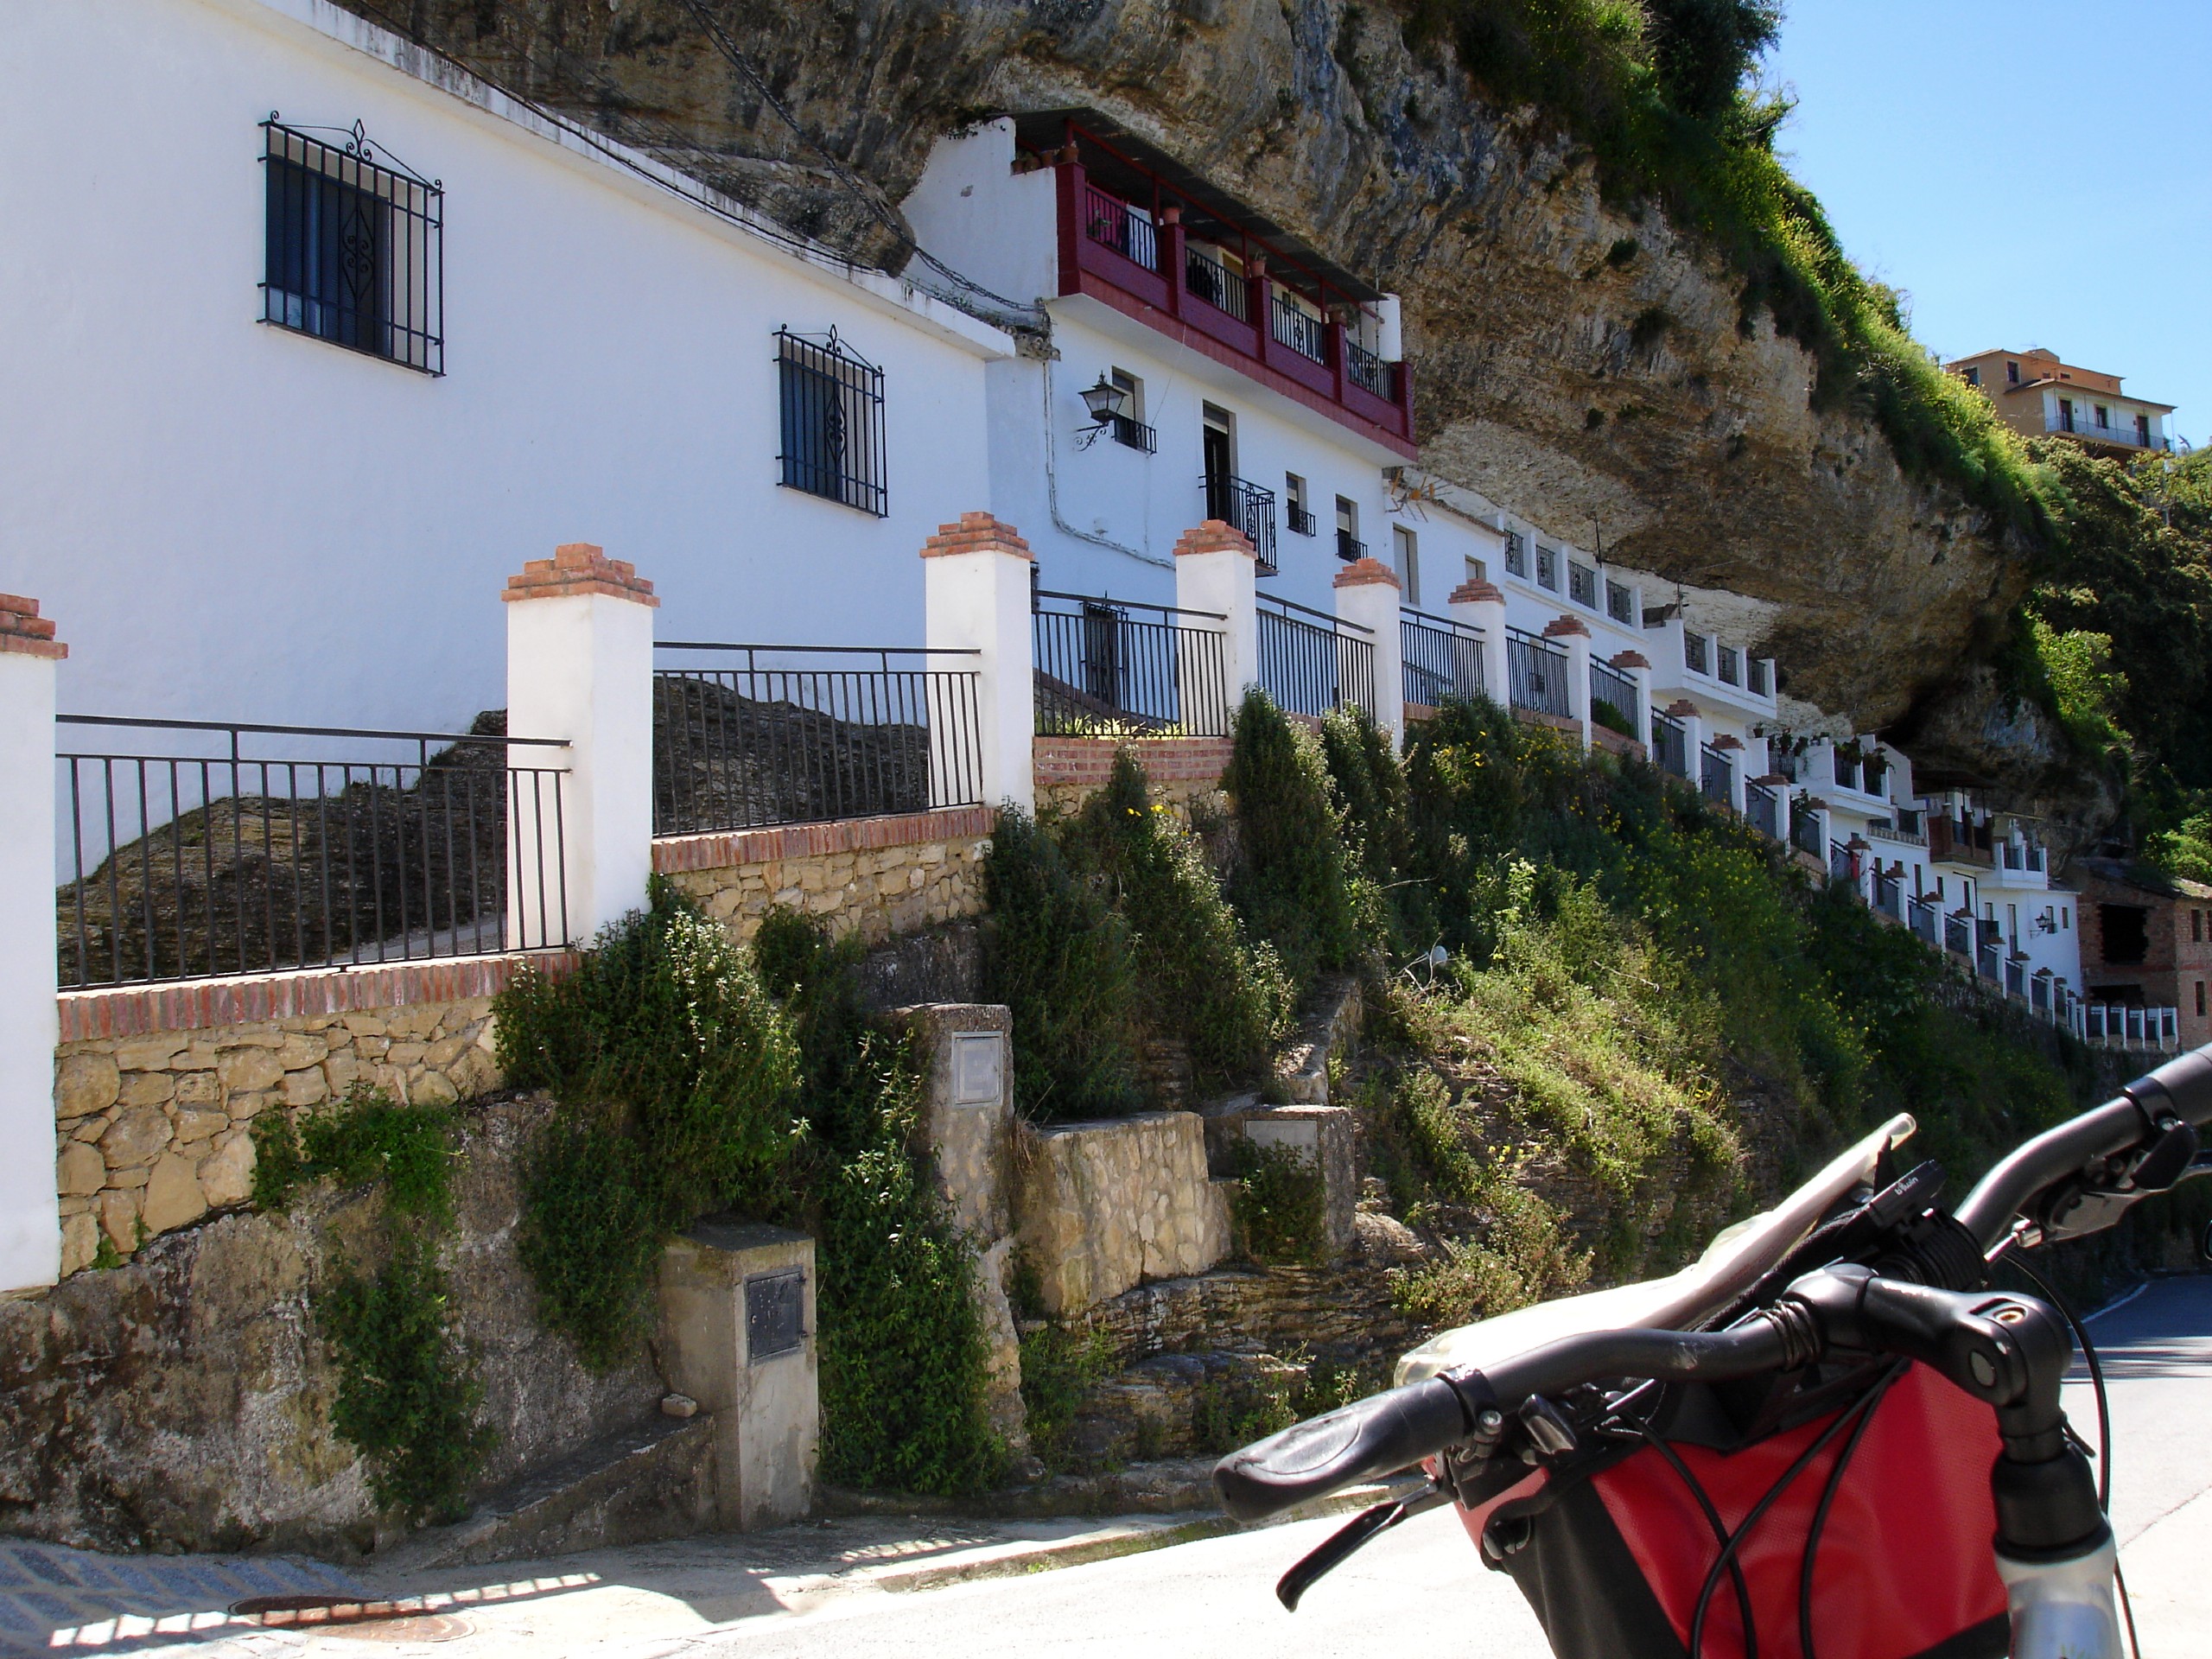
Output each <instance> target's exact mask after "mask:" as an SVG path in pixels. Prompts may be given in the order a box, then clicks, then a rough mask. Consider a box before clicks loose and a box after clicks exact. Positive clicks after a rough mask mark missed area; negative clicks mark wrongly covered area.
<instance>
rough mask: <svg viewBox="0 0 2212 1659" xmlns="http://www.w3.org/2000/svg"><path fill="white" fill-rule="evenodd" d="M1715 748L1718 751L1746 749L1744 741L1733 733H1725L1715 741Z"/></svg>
mask: <svg viewBox="0 0 2212 1659" xmlns="http://www.w3.org/2000/svg"><path fill="white" fill-rule="evenodd" d="M1713 747H1714V748H1716V749H1740V748H1742V747H1744V740H1743V739H1742V738H1740V737H1738V736H1737V735H1735V734H1733V733H1732V732H1723V733H1722V734H1720V735H1719V737H1716V738H1714V739H1713Z"/></svg>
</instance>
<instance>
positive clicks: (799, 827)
mask: <svg viewBox="0 0 2212 1659" xmlns="http://www.w3.org/2000/svg"><path fill="white" fill-rule="evenodd" d="M996 819H997V814H996V813H995V812H994V811H993V810H991V809H990V808H988V807H982V806H969V807H957V808H953V809H950V810H946V811H941V812H914V813H907V814H904V815H900V816H897V817H881V818H846V819H841V820H839V821H837V822H836V823H794V824H785V825H784V826H782V827H780V828H779V829H741V830H736V831H733V832H731V833H728V834H725V835H709V836H665V837H662V838H659V839H657V840H655V841H654V842H653V869H654V870H655V872H656V873H658V874H662V875H665V876H667V877H668V878H669V879H670V880H671V881H673V882H674V883H675V884H676V886H677V889H678V890H679V891H681V892H683V893H688V894H689V895H690V896H691V897H692V898H694V899H697V900H698V901H699V903H700V904H702V905H703V906H705V907H706V910H707V913H708V914H709V915H710V916H712V917H714V918H715V919H716V920H718V921H720V922H721V923H722V924H723V925H725V926H726V927H728V929H729V930H730V931H731V932H732V933H733V934H734V935H735V936H736V937H737V938H738V939H740V940H741V941H744V940H749V939H750V938H752V937H753V934H754V933H756V932H757V931H760V918H762V917H763V916H765V915H766V914H767V912H768V911H769V910H770V909H771V908H772V906H778V905H781V906H787V907H789V908H791V909H793V910H800V911H804V912H806V913H807V914H808V915H810V916H816V917H819V918H823V920H825V921H826V922H827V923H828V924H829V927H830V929H831V930H832V931H835V932H837V933H840V934H843V933H851V932H858V933H859V935H860V936H861V938H862V939H863V940H864V941H865V942H867V943H868V944H880V942H882V941H883V940H885V939H887V938H891V937H893V935H894V934H899V933H912V932H914V931H918V930H919V929H921V928H925V927H931V926H935V925H938V923H941V922H949V921H954V920H957V919H958V918H963V917H968V916H973V915H976V914H977V913H979V912H981V911H982V908H983V855H984V853H985V852H986V851H987V850H988V848H989V846H990V835H991V826H992V825H993V823H995V822H996Z"/></svg>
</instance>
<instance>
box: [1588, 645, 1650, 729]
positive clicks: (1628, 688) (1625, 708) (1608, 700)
mask: <svg viewBox="0 0 2212 1659" xmlns="http://www.w3.org/2000/svg"><path fill="white" fill-rule="evenodd" d="M1590 718H1591V720H1592V721H1594V722H1595V723H1596V724H1598V725H1600V726H1603V727H1604V728H1605V729H1606V730H1607V731H1609V732H1618V733H1619V734H1621V735H1622V736H1623V737H1625V738H1628V739H1629V740H1630V741H1633V742H1638V743H1640V742H1642V741H1643V705H1642V702H1641V700H1640V699H1639V698H1638V697H1637V694H1636V682H1635V681H1634V680H1632V679H1630V677H1628V676H1627V675H1625V674H1624V673H1622V672H1621V671H1620V670H1618V668H1615V667H1614V666H1613V665H1612V664H1611V663H1608V662H1603V661H1600V660H1599V658H1595V657H1592V658H1591V659H1590Z"/></svg>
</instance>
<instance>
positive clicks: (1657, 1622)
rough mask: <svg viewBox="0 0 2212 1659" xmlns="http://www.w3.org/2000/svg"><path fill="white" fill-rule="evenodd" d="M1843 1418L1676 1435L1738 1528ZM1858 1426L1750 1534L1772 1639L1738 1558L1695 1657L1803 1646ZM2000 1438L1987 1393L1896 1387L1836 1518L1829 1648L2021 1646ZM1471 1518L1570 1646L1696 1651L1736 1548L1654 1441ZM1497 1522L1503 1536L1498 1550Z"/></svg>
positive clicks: (1914, 1658)
mask: <svg viewBox="0 0 2212 1659" xmlns="http://www.w3.org/2000/svg"><path fill="white" fill-rule="evenodd" d="M1835 1415H1836V1414H1835V1413H1834V1412H1833V1411H1831V1412H1828V1413H1827V1414H1825V1415H1822V1416H1821V1417H1818V1418H1815V1419H1814V1420H1813V1421H1808V1422H1804V1423H1800V1424H1797V1425H1796V1426H1794V1427H1789V1428H1788V1429H1785V1430H1783V1431H1781V1432H1779V1433H1773V1434H1770V1435H1769V1436H1767V1437H1766V1438H1764V1439H1761V1440H1754V1441H1752V1442H1751V1443H1750V1444H1748V1445H1746V1446H1742V1447H1741V1448H1739V1449H1738V1450H1735V1451H1732V1452H1719V1451H1714V1450H1712V1449H1710V1448H1708V1447H1706V1446H1696V1445H1692V1444H1688V1443H1685V1442H1682V1441H1674V1442H1670V1444H1672V1445H1673V1446H1674V1449H1675V1452H1676V1454H1677V1455H1678V1456H1679V1457H1680V1458H1681V1459H1682V1462H1683V1463H1684V1465H1687V1466H1688V1469H1689V1470H1690V1471H1691V1473H1693V1474H1694V1475H1695V1476H1696V1478H1697V1479H1698V1481H1699V1482H1700V1484H1702V1485H1703V1486H1704V1488H1705V1491H1706V1495H1707V1497H1709V1498H1710V1499H1711V1500H1712V1503H1713V1508H1714V1509H1715V1510H1717V1511H1719V1516H1720V1521H1721V1524H1722V1525H1723V1526H1724V1527H1726V1529H1728V1531H1729V1532H1730V1533H1731V1534H1733V1533H1734V1531H1735V1530H1736V1529H1737V1528H1738V1526H1740V1525H1741V1524H1742V1522H1743V1521H1744V1518H1745V1516H1747V1515H1749V1514H1750V1513H1751V1510H1752V1509H1753V1508H1754V1507H1755V1506H1756V1505H1757V1504H1758V1502H1759V1500H1760V1499H1761V1498H1763V1497H1765V1496H1766V1494H1767V1492H1768V1491H1769V1490H1770V1489H1771V1488H1772V1487H1773V1485H1774V1484H1775V1482H1776V1481H1777V1479H1779V1478H1781V1476H1782V1475H1783V1472H1784V1471H1787V1470H1788V1469H1789V1465H1791V1464H1793V1463H1795V1462H1796V1459H1798V1458H1799V1457H1800V1456H1801V1455H1802V1453H1803V1452H1804V1451H1805V1449H1806V1448H1807V1447H1808V1446H1810V1445H1811V1444H1812V1443H1813V1442H1814V1441H1815V1440H1817V1439H1818V1438H1819V1437H1820V1434H1821V1430H1822V1429H1824V1428H1826V1427H1827V1426H1828V1425H1829V1424H1831V1423H1833V1422H1834V1421H1835ZM1850 1438H1851V1433H1850V1431H1849V1430H1848V1429H1847V1430H1845V1431H1844V1432H1843V1433H1840V1434H1838V1435H1837V1436H1836V1437H1835V1438H1834V1440H1831V1441H1830V1442H1829V1443H1828V1444H1827V1446H1825V1447H1823V1448H1822V1449H1821V1452H1819V1454H1818V1455H1816V1456H1815V1458H1814V1459H1813V1460H1812V1461H1811V1462H1810V1463H1809V1464H1808V1465H1806V1467H1805V1468H1804V1469H1803V1470H1802V1471H1800V1472H1799V1474H1798V1475H1797V1477H1796V1479H1795V1480H1794V1481H1793V1482H1791V1484H1789V1487H1788V1488H1787V1489H1785V1491H1783V1495H1782V1496H1781V1497H1778V1498H1777V1500H1776V1501H1775V1503H1773V1504H1772V1505H1771V1506H1770V1508H1769V1509H1768V1510H1767V1512H1766V1514H1765V1516H1764V1517H1763V1518H1762V1519H1761V1520H1760V1522H1759V1523H1758V1527H1757V1528H1756V1529H1753V1531H1752V1532H1751V1535H1750V1536H1749V1537H1748V1538H1746V1539H1745V1541H1744V1543H1743V1544H1742V1545H1741V1546H1739V1548H1738V1552H1737V1559H1738V1561H1739V1563H1740V1564H1741V1566H1742V1568H1743V1573H1744V1578H1745V1585H1746V1587H1747V1589H1748V1590H1749V1592H1750V1599H1751V1611H1752V1616H1753V1618H1754V1619H1755V1621H1756V1624H1757V1638H1758V1639H1757V1646H1756V1648H1755V1649H1754V1648H1752V1647H1750V1646H1748V1645H1747V1644H1746V1643H1745V1639H1744V1629H1743V1617H1742V1611H1741V1604H1740V1603H1739V1602H1738V1598H1737V1591H1736V1586H1735V1582H1734V1580H1733V1579H1732V1577H1731V1576H1730V1575H1729V1574H1728V1573H1726V1570H1725V1569H1724V1571H1723V1572H1722V1573H1721V1575H1720V1580H1719V1585H1718V1586H1717V1587H1716V1588H1715V1589H1714V1592H1713V1597H1712V1599H1711V1605H1709V1607H1708V1608H1707V1612H1706V1619H1705V1630H1704V1633H1703V1640H1702V1643H1701V1644H1700V1649H1699V1651H1698V1655H1697V1656H1696V1659H1750V1656H1751V1654H1752V1653H1753V1652H1756V1653H1757V1655H1758V1659H1805V1656H1804V1650H1803V1647H1802V1643H1800V1641H1799V1639H1798V1628H1799V1627H1798V1593H1799V1586H1800V1582H1801V1578H1802V1567H1803V1562H1804V1554H1805V1542H1806V1538H1807V1535H1808V1533H1809V1531H1810V1529H1811V1525H1812V1521H1813V1516H1814V1511H1815V1510H1816V1509H1817V1508H1818V1506H1819V1504H1820V1501H1821V1494H1822V1493H1823V1492H1824V1491H1826V1490H1827V1484H1828V1479H1829V1477H1830V1475H1831V1474H1832V1473H1833V1472H1834V1468H1835V1463H1836V1459H1837V1458H1838V1457H1839V1456H1840V1454H1841V1452H1842V1451H1843V1448H1844V1446H1845V1445H1846V1444H1847V1442H1848V1441H1849V1440H1850ZM2000 1449H2001V1447H2000V1444H1999V1440H1998V1435H1997V1423H1996V1418H1995V1414H1993V1412H1992V1411H1991V1410H1990V1408H1988V1407H1987V1406H1986V1405H1984V1404H1982V1403H1981V1402H1979V1401H1977V1400H1975V1399H1974V1398H1973V1397H1972V1396H1970V1395H1967V1394H1966V1393H1965V1392H1964V1391H1963V1390H1961V1389H1958V1388H1956V1387H1955V1386H1953V1385H1952V1384H1951V1383H1948V1382H1946V1381H1945V1380H1944V1379H1943V1378H1942V1377H1941V1376H1937V1375H1936V1373H1935V1372H1934V1371H1931V1370H1928V1369H1927V1368H1926V1367H1925V1366H1923V1365H1919V1364H1915V1365H1912V1366H1910V1368H1909V1369H1908V1370H1906V1372H1905V1373H1904V1376H1902V1377H1900V1378H1899V1379H1898V1380H1897V1383H1895V1384H1893V1385H1892V1386H1891V1389H1889V1391H1888V1392H1887V1393H1886V1394H1885V1395H1884V1396H1883V1397H1882V1399H1881V1400H1880V1401H1879V1402H1878V1403H1877V1404H1876V1406H1875V1408H1874V1409H1873V1414H1872V1421H1871V1422H1869V1423H1868V1424H1867V1426H1866V1431H1865V1433H1862V1434H1861V1435H1860V1436H1859V1443H1858V1446H1857V1449H1856V1450H1855V1451H1854V1452H1853V1453H1852V1457H1851V1462H1850V1465H1849V1466H1848V1467H1847V1469H1846V1471H1845V1473H1844V1477H1843V1480H1842V1482H1841V1484H1840V1485H1839V1486H1838V1487H1837V1488H1836V1492H1835V1496H1834V1499H1833V1500H1831V1502H1830V1503H1829V1505H1828V1512H1827V1521H1826V1522H1825V1523H1824V1525H1823V1527H1822V1529H1821V1541H1820V1548H1819V1551H1818V1554H1817V1555H1816V1556H1815V1562H1814V1570H1813V1601H1812V1625H1813V1642H1814V1655H1815V1659H2004V1655H2005V1649H2006V1647H2007V1645H2008V1636H2009V1631H2008V1628H2007V1622H2006V1618H2005V1586H2003V1584H2002V1583H2001V1582H1999V1579H1998V1577H1997V1568H1996V1564H1995V1561H1994V1559H1993V1554H1992V1541H1993V1539H1994V1537H1995V1535H1996V1531H1997V1516H1996V1510H1995V1508H1994V1506H1993V1503H1992V1500H1991V1497H1990V1492H1989V1474H1990V1468H1991V1465H1993V1463H1994V1462H1995V1461H1996V1459H1997V1457H1998V1454H1999V1450H2000ZM1461 1519H1462V1520H1463V1521H1464V1522H1465V1523H1466V1526H1467V1529H1468V1532H1469V1534H1470V1535H1471V1536H1472V1537H1473V1538H1474V1540H1475V1542H1476V1547H1477V1548H1484V1529H1485V1527H1486V1526H1492V1524H1493V1523H1495V1524H1494V1529H1493V1530H1492V1531H1491V1543H1492V1545H1493V1546H1495V1548H1484V1557H1485V1559H1486V1560H1490V1561H1491V1562H1492V1563H1493V1564H1494V1565H1500V1566H1502V1567H1503V1570H1504V1571H1505V1572H1507V1573H1510V1574H1511V1575H1512V1576H1513V1579H1514V1580H1515V1582H1516V1584H1518V1585H1519V1586H1520V1588H1521V1592H1522V1594H1523V1595H1524V1596H1526V1597H1527V1598H1528V1599H1529V1605H1530V1606H1531V1607H1532V1608H1534V1609H1535V1613H1536V1617H1537V1618H1538V1620H1539V1621H1541V1624H1543V1627H1544V1633H1545V1635H1546V1636H1547V1637H1548V1638H1549V1640H1550V1642H1551V1645H1552V1649H1553V1651H1554V1653H1556V1654H1557V1655H1558V1656H1559V1659H1685V1656H1686V1655H1688V1646H1689V1639H1690V1626H1691V1621H1692V1618H1693V1617H1694V1613H1695V1611H1696V1608H1697V1601H1698V1595H1699V1592H1700V1590H1702V1588H1703V1587H1704V1585H1705V1582H1706V1578H1707V1573H1710V1572H1711V1570H1712V1567H1713V1562H1714V1561H1715V1560H1717V1559H1718V1558H1719V1554H1720V1546H1719V1542H1718V1541H1716V1540H1715V1538H1714V1537H1713V1527H1712V1523H1711V1522H1709V1521H1707V1518H1706V1516H1705V1513H1704V1511H1703V1510H1701V1509H1700V1507H1699V1504H1698V1502H1697V1500H1696V1498H1695V1497H1694V1496H1693V1495H1692V1494H1691V1492H1690V1491H1689V1489H1688V1487H1687V1486H1686V1485H1685V1484H1683V1481H1682V1478H1681V1475H1680V1474H1678V1473H1677V1472H1676V1471H1675V1469H1674V1468H1672V1467H1671V1466H1670V1465H1669V1464H1668V1463H1667V1461H1666V1459H1664V1458H1662V1456H1661V1455H1660V1453H1659V1452H1656V1451H1655V1450H1653V1449H1652V1448H1651V1447H1650V1446H1641V1447H1638V1448H1637V1449H1636V1450H1635V1451H1632V1452H1629V1453H1628V1455H1626V1456H1624V1457H1622V1458H1620V1459H1618V1460H1611V1461H1608V1462H1606V1463H1605V1465H1604V1466H1602V1467H1599V1468H1598V1469H1597V1470H1596V1471H1595V1472H1593V1473H1585V1474H1576V1473H1568V1474H1567V1475H1565V1476H1563V1477H1562V1478H1560V1479H1558V1480H1556V1481H1554V1480H1551V1479H1548V1478H1547V1479H1544V1480H1542V1481H1541V1482H1539V1481H1537V1480H1534V1479H1532V1480H1529V1481H1524V1482H1522V1484H1520V1485H1518V1486H1516V1487H1515V1488H1514V1489H1513V1490H1512V1491H1509V1492H1507V1493H1505V1494H1503V1495H1502V1496H1501V1497H1498V1498H1496V1499H1493V1500H1492V1501H1491V1502H1489V1503H1484V1504H1482V1505H1480V1506H1479V1507H1478V1508H1477V1509H1474V1510H1462V1511H1461ZM1501 1557H1502V1560H1501V1559H1500V1558H1501Z"/></svg>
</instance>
